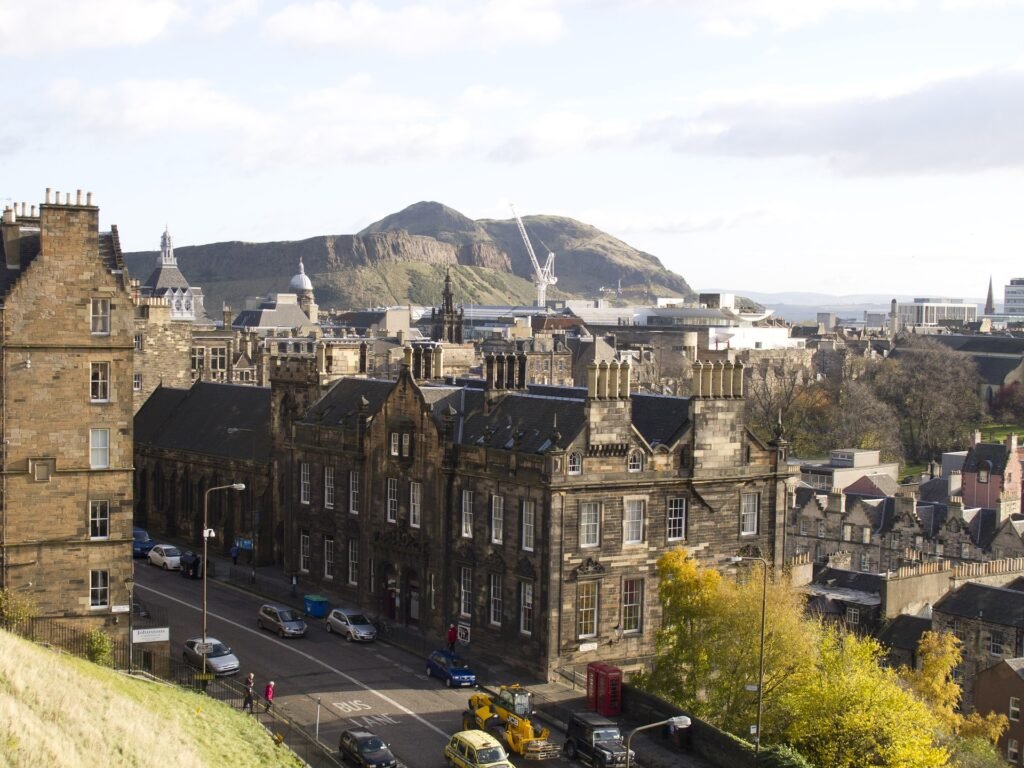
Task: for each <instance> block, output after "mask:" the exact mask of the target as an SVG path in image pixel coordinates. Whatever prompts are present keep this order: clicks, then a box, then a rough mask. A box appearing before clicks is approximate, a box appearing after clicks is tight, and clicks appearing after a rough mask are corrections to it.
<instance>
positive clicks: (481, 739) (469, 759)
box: [444, 730, 512, 768]
mask: <svg viewBox="0 0 1024 768" xmlns="http://www.w3.org/2000/svg"><path fill="white" fill-rule="evenodd" d="M444 758H445V760H447V761H448V765H449V766H452V765H454V766H457V767H458V768H512V763H510V762H509V761H508V755H506V754H505V748H504V747H503V746H501V742H499V741H498V740H497V739H496V738H494V737H493V736H491V735H490V734H489V733H485V732H483V731H477V730H471V731H459V732H458V733H456V734H454V735H453V736H452V737H451V738H450V739H449V740H448V743H447V744H445V745H444Z"/></svg>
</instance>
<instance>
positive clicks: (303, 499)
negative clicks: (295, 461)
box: [299, 461, 310, 504]
mask: <svg viewBox="0 0 1024 768" xmlns="http://www.w3.org/2000/svg"><path fill="white" fill-rule="evenodd" d="M309 493H310V481H309V462H306V461H304V462H302V463H301V464H300V465H299V502H300V503H302V504H309Z"/></svg>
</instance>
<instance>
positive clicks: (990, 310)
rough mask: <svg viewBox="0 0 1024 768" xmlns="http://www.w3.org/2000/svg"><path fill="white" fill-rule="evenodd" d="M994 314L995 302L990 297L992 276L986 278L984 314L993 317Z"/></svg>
mask: <svg viewBox="0 0 1024 768" xmlns="http://www.w3.org/2000/svg"><path fill="white" fill-rule="evenodd" d="M995 313H996V302H995V299H994V298H993V297H992V275H989V276H988V298H986V299H985V314H986V315H994V314H995Z"/></svg>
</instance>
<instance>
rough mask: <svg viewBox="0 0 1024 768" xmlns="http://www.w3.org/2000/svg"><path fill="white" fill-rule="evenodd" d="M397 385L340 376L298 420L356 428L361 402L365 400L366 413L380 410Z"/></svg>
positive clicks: (392, 382) (388, 382)
mask: <svg viewBox="0 0 1024 768" xmlns="http://www.w3.org/2000/svg"><path fill="white" fill-rule="evenodd" d="M394 386H395V382H394V381H389V380H385V379H352V378H342V379H338V380H337V381H336V382H335V383H334V385H333V386H332V387H331V388H330V389H329V390H328V391H327V393H326V394H325V395H324V396H323V397H321V398H320V399H319V400H317V401H316V402H315V403H313V405H312V407H311V408H310V409H309V410H308V411H306V413H305V414H304V415H303V416H302V417H301V418H300V419H299V422H300V423H302V424H321V425H323V426H325V427H346V428H351V427H354V426H355V424H356V417H357V416H358V415H359V403H360V401H361V400H363V399H365V400H366V412H367V414H369V415H372V414H374V413H377V411H379V410H380V408H381V406H382V405H383V404H384V400H385V399H386V398H387V396H388V393H389V392H390V391H391V390H392V388H394Z"/></svg>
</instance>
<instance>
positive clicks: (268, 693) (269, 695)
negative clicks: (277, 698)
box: [263, 680, 274, 712]
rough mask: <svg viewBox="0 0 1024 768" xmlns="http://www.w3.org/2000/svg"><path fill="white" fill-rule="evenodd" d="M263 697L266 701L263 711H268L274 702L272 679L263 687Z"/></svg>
mask: <svg viewBox="0 0 1024 768" xmlns="http://www.w3.org/2000/svg"><path fill="white" fill-rule="evenodd" d="M263 698H264V699H266V701H267V708H266V709H264V710H263V711H264V712H269V711H270V706H271V705H272V704H273V703H274V681H273V680H271V681H270V682H269V683H267V687H266V688H264V689H263Z"/></svg>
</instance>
